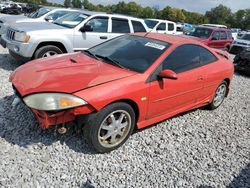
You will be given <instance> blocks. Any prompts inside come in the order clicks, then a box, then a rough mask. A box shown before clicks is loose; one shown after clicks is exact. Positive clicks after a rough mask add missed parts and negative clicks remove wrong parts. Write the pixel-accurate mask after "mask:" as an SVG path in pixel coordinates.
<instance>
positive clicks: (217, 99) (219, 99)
mask: <svg viewBox="0 0 250 188" xmlns="http://www.w3.org/2000/svg"><path fill="white" fill-rule="evenodd" d="M227 90H228V85H227V82H226V81H223V82H222V83H221V84H220V85H219V86H218V88H217V89H216V91H215V94H214V98H213V101H212V102H211V103H210V104H209V105H208V108H209V109H210V110H214V109H216V108H218V107H219V106H220V105H221V104H222V103H223V101H224V99H225V97H226V94H227Z"/></svg>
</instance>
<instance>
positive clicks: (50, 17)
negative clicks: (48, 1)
mask: <svg viewBox="0 0 250 188" xmlns="http://www.w3.org/2000/svg"><path fill="white" fill-rule="evenodd" d="M45 21H47V22H52V21H53V18H52V16H46V17H45Z"/></svg>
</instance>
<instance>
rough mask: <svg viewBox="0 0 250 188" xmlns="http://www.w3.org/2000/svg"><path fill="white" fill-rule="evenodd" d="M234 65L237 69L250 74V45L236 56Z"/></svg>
mask: <svg viewBox="0 0 250 188" xmlns="http://www.w3.org/2000/svg"><path fill="white" fill-rule="evenodd" d="M234 67H235V70H236V71H239V72H243V73H246V74H248V75H250V47H248V48H246V49H244V50H243V51H241V52H240V53H238V54H237V55H236V56H235V58H234Z"/></svg>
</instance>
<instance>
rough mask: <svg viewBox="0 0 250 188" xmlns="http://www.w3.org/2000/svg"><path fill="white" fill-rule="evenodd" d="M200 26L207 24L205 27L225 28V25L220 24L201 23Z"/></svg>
mask: <svg viewBox="0 0 250 188" xmlns="http://www.w3.org/2000/svg"><path fill="white" fill-rule="evenodd" d="M202 26H207V27H218V28H225V29H227V26H226V25H220V24H202Z"/></svg>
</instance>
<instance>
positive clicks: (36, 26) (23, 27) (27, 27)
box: [10, 22, 65, 32]
mask: <svg viewBox="0 0 250 188" xmlns="http://www.w3.org/2000/svg"><path fill="white" fill-rule="evenodd" d="M10 27H11V28H12V29H14V30H17V31H24V32H29V31H38V30H49V29H50V30H55V29H65V27H62V26H59V25H56V24H53V23H50V22H43V23H42V24H41V23H40V22H34V23H33V22H32V23H29V22H27V23H26V22H24V23H15V24H11V26H10Z"/></svg>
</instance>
